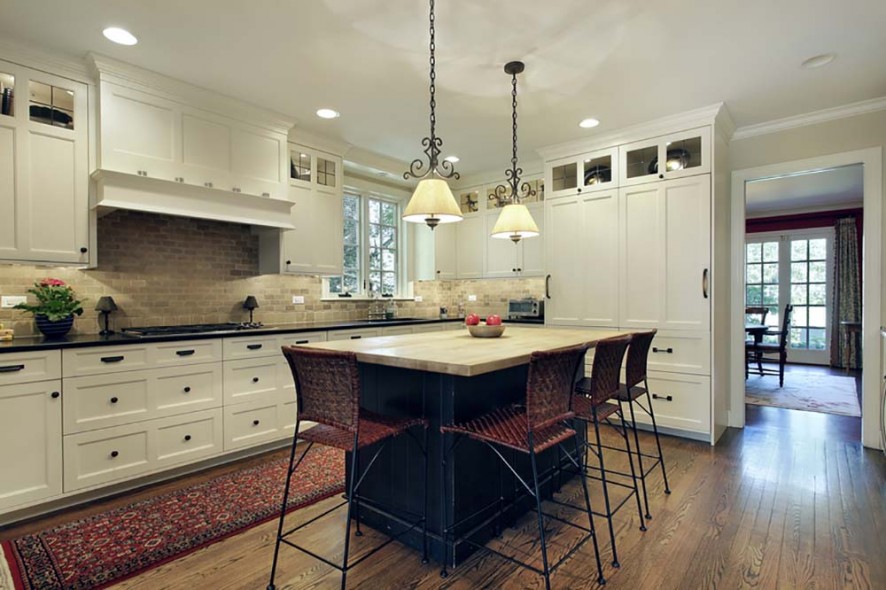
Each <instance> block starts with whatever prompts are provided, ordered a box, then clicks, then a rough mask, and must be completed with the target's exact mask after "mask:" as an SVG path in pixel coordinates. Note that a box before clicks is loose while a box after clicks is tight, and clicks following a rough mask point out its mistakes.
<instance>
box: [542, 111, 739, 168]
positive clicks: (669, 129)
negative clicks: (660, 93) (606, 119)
mask: <svg viewBox="0 0 886 590" xmlns="http://www.w3.org/2000/svg"><path fill="white" fill-rule="evenodd" d="M724 109H725V105H724V104H723V103H722V102H718V103H716V104H713V105H709V106H706V107H702V108H699V109H694V110H691V111H686V112H684V113H678V114H676V115H669V116H667V117H662V118H660V119H655V120H653V121H647V122H645V123H640V124H637V125H631V126H629V127H622V128H621V129H618V130H616V131H612V132H610V133H607V134H604V135H596V136H594V137H589V138H585V139H576V140H572V141H567V142H563V143H558V144H555V145H551V146H545V147H542V148H539V149H537V150H536V151H537V152H538V154H539V155H541V157H542V159H543V160H544V161H546V162H549V161H551V160H557V159H559V158H567V157H569V156H577V155H578V154H583V153H586V152H592V151H594V150H598V149H603V148H609V147H612V146H614V145H621V144H623V143H631V142H634V141H642V140H644V139H650V138H652V137H657V136H659V135H665V134H668V133H674V132H675V131H683V130H688V129H692V128H693V127H702V126H704V125H711V124H714V123H717V122H719V121H720V117H723V115H722V114H721V113H722V111H724ZM725 117H726V119H724V122H726V123H727V124H728V122H731V120H732V118H731V117H729V115H728V112H727V113H726V115H725Z"/></svg>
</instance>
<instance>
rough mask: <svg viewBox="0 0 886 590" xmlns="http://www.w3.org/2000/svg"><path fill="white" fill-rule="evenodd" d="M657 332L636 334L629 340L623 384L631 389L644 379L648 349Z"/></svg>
mask: <svg viewBox="0 0 886 590" xmlns="http://www.w3.org/2000/svg"><path fill="white" fill-rule="evenodd" d="M656 332H658V330H652V331H651V332H638V333H637V334H634V335H633V337H632V338H631V345H630V346H629V347H628V359H627V361H625V383H626V384H627V386H628V387H633V386H635V385H637V384H638V383H642V382H643V381H644V380H645V379H646V361H647V359H648V358H649V347H650V346H652V339H653V338H655V334H656Z"/></svg>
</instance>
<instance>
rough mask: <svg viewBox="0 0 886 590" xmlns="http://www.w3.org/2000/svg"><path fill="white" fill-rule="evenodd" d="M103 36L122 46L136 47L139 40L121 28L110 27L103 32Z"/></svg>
mask: <svg viewBox="0 0 886 590" xmlns="http://www.w3.org/2000/svg"><path fill="white" fill-rule="evenodd" d="M102 35H104V36H105V38H107V39H108V41H113V42H114V43H118V44H120V45H135V44H136V43H138V39H136V38H135V35H133V34H132V33H130V32H129V31H127V30H126V29H121V28H120V27H108V28H107V29H105V30H104V31H102Z"/></svg>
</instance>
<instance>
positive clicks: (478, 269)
mask: <svg viewBox="0 0 886 590" xmlns="http://www.w3.org/2000/svg"><path fill="white" fill-rule="evenodd" d="M457 225H458V228H457V230H456V235H457V236H458V239H457V240H456V254H455V263H456V269H457V271H456V274H457V276H458V278H460V279H479V278H480V277H482V276H483V256H484V253H485V251H486V225H485V224H484V222H483V217H481V216H479V215H477V216H475V217H466V218H465V219H464V220H462V221H461V223H459V224H457Z"/></svg>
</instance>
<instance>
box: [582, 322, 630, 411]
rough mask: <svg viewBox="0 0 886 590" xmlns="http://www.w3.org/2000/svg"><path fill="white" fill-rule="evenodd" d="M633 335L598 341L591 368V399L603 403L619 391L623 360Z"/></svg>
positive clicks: (596, 402) (595, 402) (595, 403)
mask: <svg viewBox="0 0 886 590" xmlns="http://www.w3.org/2000/svg"><path fill="white" fill-rule="evenodd" d="M630 342H631V336H630V335H628V336H616V337H614V338H606V339H604V340H601V341H599V342H598V343H597V346H596V348H595V349H594V366H593V368H592V369H591V394H590V397H591V401H592V402H593V403H594V405H597V404H602V403H604V402H605V401H606V400H608V399H609V398H610V397H612V396H613V394H615V392H617V391H618V383H619V381H620V377H621V376H620V375H619V372H620V371H621V361H622V360H623V359H624V356H625V349H626V348H627V347H628V344H629V343H630Z"/></svg>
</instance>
